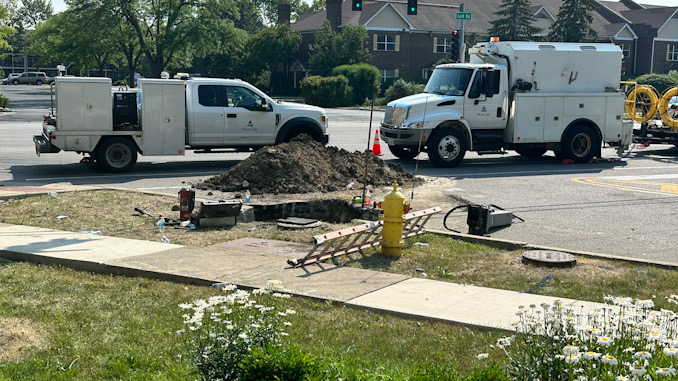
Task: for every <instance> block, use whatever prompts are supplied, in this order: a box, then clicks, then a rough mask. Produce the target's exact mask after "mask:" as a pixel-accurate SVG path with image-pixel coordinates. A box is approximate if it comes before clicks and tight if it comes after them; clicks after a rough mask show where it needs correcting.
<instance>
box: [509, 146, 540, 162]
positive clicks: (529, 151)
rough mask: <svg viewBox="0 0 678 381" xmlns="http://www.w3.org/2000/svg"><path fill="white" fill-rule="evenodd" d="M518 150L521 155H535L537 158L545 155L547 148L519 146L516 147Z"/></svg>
mask: <svg viewBox="0 0 678 381" xmlns="http://www.w3.org/2000/svg"><path fill="white" fill-rule="evenodd" d="M516 152H518V154H519V155H520V156H526V157H533V158H535V159H536V158H539V157H542V156H544V154H545V153H546V148H539V147H518V148H516Z"/></svg>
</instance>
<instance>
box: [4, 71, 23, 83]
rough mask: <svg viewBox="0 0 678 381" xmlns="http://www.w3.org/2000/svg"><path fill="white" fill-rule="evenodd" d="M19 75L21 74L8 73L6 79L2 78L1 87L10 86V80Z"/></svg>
mask: <svg viewBox="0 0 678 381" xmlns="http://www.w3.org/2000/svg"><path fill="white" fill-rule="evenodd" d="M21 74H23V73H9V75H8V76H7V78H3V79H2V84H3V85H11V84H12V80H14V79H15V78H17V77H19V76H20V75H21Z"/></svg>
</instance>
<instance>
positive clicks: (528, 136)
mask: <svg viewBox="0 0 678 381" xmlns="http://www.w3.org/2000/svg"><path fill="white" fill-rule="evenodd" d="M620 104H621V105H623V104H624V102H623V94H621V93H600V94H588V93H584V94H544V93H541V94H540V93H518V94H515V98H514V101H513V107H512V109H511V118H510V120H509V123H508V125H507V127H506V130H505V133H504V141H506V142H510V143H541V142H547V143H556V142H560V141H561V138H562V135H563V132H564V131H565V129H566V128H567V127H568V126H569V125H570V124H571V123H572V122H574V121H576V120H578V119H585V120H590V121H591V122H593V123H595V124H596V125H597V126H598V128H599V129H600V130H601V133H602V135H603V141H616V140H619V136H618V135H621V134H623V131H622V117H621V116H622V111H623V110H622V109H621V107H619V105H620Z"/></svg>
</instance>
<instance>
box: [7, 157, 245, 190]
mask: <svg viewBox="0 0 678 381" xmlns="http://www.w3.org/2000/svg"><path fill="white" fill-rule="evenodd" d="M239 162H240V160H218V161H217V160H212V161H177V162H167V163H152V162H138V163H137V164H136V165H135V167H134V170H133V171H131V172H127V173H109V172H103V171H101V170H99V169H98V168H96V166H95V165H92V164H89V163H72V164H43V165H14V166H11V167H10V168H9V170H10V172H11V173H12V177H13V179H12V180H11V181H0V185H7V186H10V185H17V183H26V184H30V185H35V186H37V185H45V184H53V183H59V182H69V183H71V184H73V185H103V184H106V185H110V184H112V183H114V184H121V185H122V184H124V183H127V182H131V181H136V180H139V179H151V178H174V177H195V176H205V177H208V176H214V175H220V174H222V173H224V172H226V171H228V170H229V169H230V168H231V167H233V166H234V165H236V164H238V163H239Z"/></svg>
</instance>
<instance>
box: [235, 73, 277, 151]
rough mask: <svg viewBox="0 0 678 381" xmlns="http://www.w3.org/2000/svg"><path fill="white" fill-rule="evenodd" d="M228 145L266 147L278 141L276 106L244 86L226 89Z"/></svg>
mask: <svg viewBox="0 0 678 381" xmlns="http://www.w3.org/2000/svg"><path fill="white" fill-rule="evenodd" d="M226 94H227V98H228V106H229V107H227V108H226V127H225V128H226V129H225V132H224V138H225V142H226V144H227V145H228V144H229V143H238V142H248V143H252V145H255V146H256V145H266V144H273V143H274V142H275V113H274V112H273V105H270V104H268V100H267V99H266V98H264V97H262V96H260V95H259V94H257V93H255V92H254V91H252V90H250V89H248V88H246V87H242V86H226Z"/></svg>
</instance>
